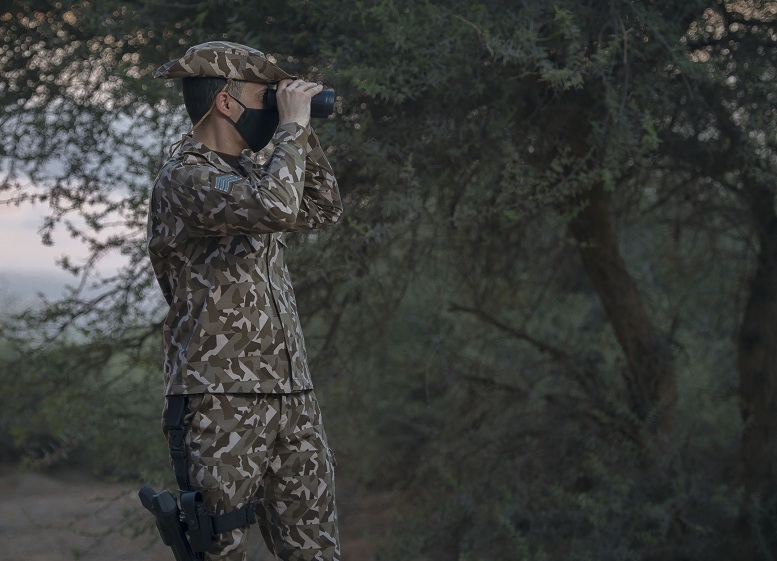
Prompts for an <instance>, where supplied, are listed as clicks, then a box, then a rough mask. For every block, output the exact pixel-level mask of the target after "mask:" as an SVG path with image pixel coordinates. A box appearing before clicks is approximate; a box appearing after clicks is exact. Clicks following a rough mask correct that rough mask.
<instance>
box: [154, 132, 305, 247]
mask: <svg viewBox="0 0 777 561" xmlns="http://www.w3.org/2000/svg"><path fill="white" fill-rule="evenodd" d="M307 136H308V133H307V131H306V130H305V129H304V128H302V127H300V126H299V125H297V124H294V123H290V124H286V125H283V126H281V127H279V129H278V131H277V132H276V133H275V137H274V139H273V142H274V143H275V150H274V151H273V154H272V157H271V158H270V161H269V162H268V163H267V166H266V167H265V169H264V171H263V173H262V174H250V175H249V177H242V176H239V175H237V174H230V173H224V172H221V171H219V170H217V169H215V168H213V167H212V166H210V165H208V164H207V163H206V162H203V161H202V160H201V158H199V157H198V156H196V155H187V154H184V157H183V163H181V164H177V165H173V166H171V167H169V168H167V169H164V170H163V171H162V173H161V174H160V176H159V178H157V181H156V183H155V185H154V192H153V193H152V198H151V204H152V209H151V211H152V212H154V213H155V214H156V215H157V217H160V220H159V221H158V223H157V227H158V228H160V229H161V230H166V231H164V232H162V231H160V232H156V234H158V235H161V237H164V238H167V239H168V240H170V241H172V240H173V239H176V238H179V237H185V238H192V237H205V236H231V235H240V234H266V233H270V232H278V231H284V230H289V229H291V228H293V227H294V225H295V223H296V220H297V216H298V215H299V212H300V205H301V202H302V197H303V190H304V184H305V156H306V152H307V144H308V138H307ZM165 222H166V223H165Z"/></svg>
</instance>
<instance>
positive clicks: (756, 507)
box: [737, 187, 777, 559]
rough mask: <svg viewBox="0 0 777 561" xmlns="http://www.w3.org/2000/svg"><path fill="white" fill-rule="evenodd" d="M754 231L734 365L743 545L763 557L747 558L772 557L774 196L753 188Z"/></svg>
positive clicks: (775, 504) (776, 295)
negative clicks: (746, 511) (754, 256)
mask: <svg viewBox="0 0 777 561" xmlns="http://www.w3.org/2000/svg"><path fill="white" fill-rule="evenodd" d="M750 205H751V212H752V216H753V219H754V223H755V224H756V227H757V238H758V242H759V248H758V260H757V264H756V269H755V272H754V274H753V278H752V279H751V284H750V292H749V295H748V299H747V303H746V305H745V312H744V317H743V319H742V325H741V328H740V331H739V341H738V357H737V359H738V360H737V362H738V364H737V366H738V370H739V392H740V405H741V411H742V419H743V421H744V432H743V434H742V449H741V455H742V477H743V483H744V488H745V492H746V495H747V503H746V504H748V505H750V506H751V507H753V510H752V512H751V516H750V518H749V520H748V528H747V531H748V532H753V531H756V532H757V531H758V530H760V533H761V536H753V535H751V536H749V537H750V538H751V539H749V540H748V542H749V543H751V544H755V543H759V542H760V543H761V544H763V547H766V548H768V550H769V553H768V554H766V553H765V552H763V551H761V552H750V553H749V556H750V557H749V558H750V559H767V558H772V559H773V558H774V557H775V556H777V536H776V535H775V532H774V522H775V519H776V518H777V414H775V406H777V216H776V215H775V212H774V195H773V193H772V192H771V190H769V189H768V188H766V187H762V188H760V189H756V190H755V192H754V193H753V197H752V200H751V201H750Z"/></svg>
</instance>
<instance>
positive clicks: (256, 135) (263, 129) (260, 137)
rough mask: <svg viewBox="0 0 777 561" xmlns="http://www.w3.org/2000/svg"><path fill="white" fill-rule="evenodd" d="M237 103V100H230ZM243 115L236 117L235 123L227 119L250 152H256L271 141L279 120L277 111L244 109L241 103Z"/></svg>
mask: <svg viewBox="0 0 777 561" xmlns="http://www.w3.org/2000/svg"><path fill="white" fill-rule="evenodd" d="M232 99H234V100H235V101H237V102H238V103H240V101H239V100H238V99H235V98H234V97H233V98H232ZM240 105H241V106H242V107H243V114H242V115H240V117H238V119H237V122H235V121H232V119H229V120H230V121H231V122H232V124H233V125H235V128H236V129H237V132H238V133H239V134H240V136H242V137H243V140H245V141H246V144H248V147H249V148H250V149H251V151H252V152H258V151H259V150H261V149H262V148H264V147H265V146H267V144H268V143H269V142H270V140H272V136H273V135H274V134H275V129H277V128H278V122H279V120H280V118H279V116H278V111H276V110H275V109H254V108H253V107H246V106H245V105H243V104H242V103H240Z"/></svg>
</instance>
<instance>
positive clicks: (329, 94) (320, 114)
mask: <svg viewBox="0 0 777 561" xmlns="http://www.w3.org/2000/svg"><path fill="white" fill-rule="evenodd" d="M264 106H265V107H266V108H267V109H275V110H277V109H278V103H277V102H276V101H275V90H271V89H268V90H267V91H266V92H264ZM334 110H335V91H334V90H323V91H321V92H319V93H317V94H316V95H314V96H313V98H312V99H311V100H310V116H311V117H316V118H326V117H329V115H331V114H332V113H334Z"/></svg>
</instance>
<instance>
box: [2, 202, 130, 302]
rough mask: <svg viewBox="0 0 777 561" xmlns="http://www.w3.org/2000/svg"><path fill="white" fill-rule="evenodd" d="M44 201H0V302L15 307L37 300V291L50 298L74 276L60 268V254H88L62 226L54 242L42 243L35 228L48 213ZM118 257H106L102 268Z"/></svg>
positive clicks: (113, 265)
mask: <svg viewBox="0 0 777 561" xmlns="http://www.w3.org/2000/svg"><path fill="white" fill-rule="evenodd" d="M47 212H48V207H47V206H45V205H43V204H38V205H30V204H25V205H22V206H20V207H16V206H8V205H2V204H0V240H2V243H0V306H2V307H3V308H5V309H6V311H9V310H8V308H9V307H10V308H11V309H18V308H19V307H21V306H26V305H29V304H34V303H35V302H36V301H39V298H38V296H37V293H38V292H43V293H44V294H46V296H48V297H50V298H53V297H56V296H58V295H60V294H61V293H62V290H63V288H64V286H65V285H66V284H67V283H75V280H76V279H75V277H73V276H72V275H71V274H69V273H67V272H65V271H63V270H62V269H60V268H59V267H58V266H57V264H56V261H57V259H59V258H60V257H61V256H62V255H68V256H70V257H71V258H73V259H74V260H77V259H78V258H79V257H85V256H86V255H87V252H86V250H85V249H84V248H83V247H82V246H81V244H80V243H79V242H78V241H77V240H74V239H72V238H71V237H70V236H68V235H67V233H66V232H65V231H64V230H63V229H62V228H60V229H58V230H57V231H56V233H55V235H54V245H52V246H45V245H43V243H41V238H40V234H39V233H38V229H39V228H40V225H41V224H42V222H43V218H44V217H45V216H46V215H47ZM120 259H121V258H120V257H118V256H117V257H112V258H109V259H108V260H107V261H106V263H105V264H104V265H103V266H102V267H101V270H108V271H110V270H112V269H115V268H116V266H117V265H118V264H120Z"/></svg>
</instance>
